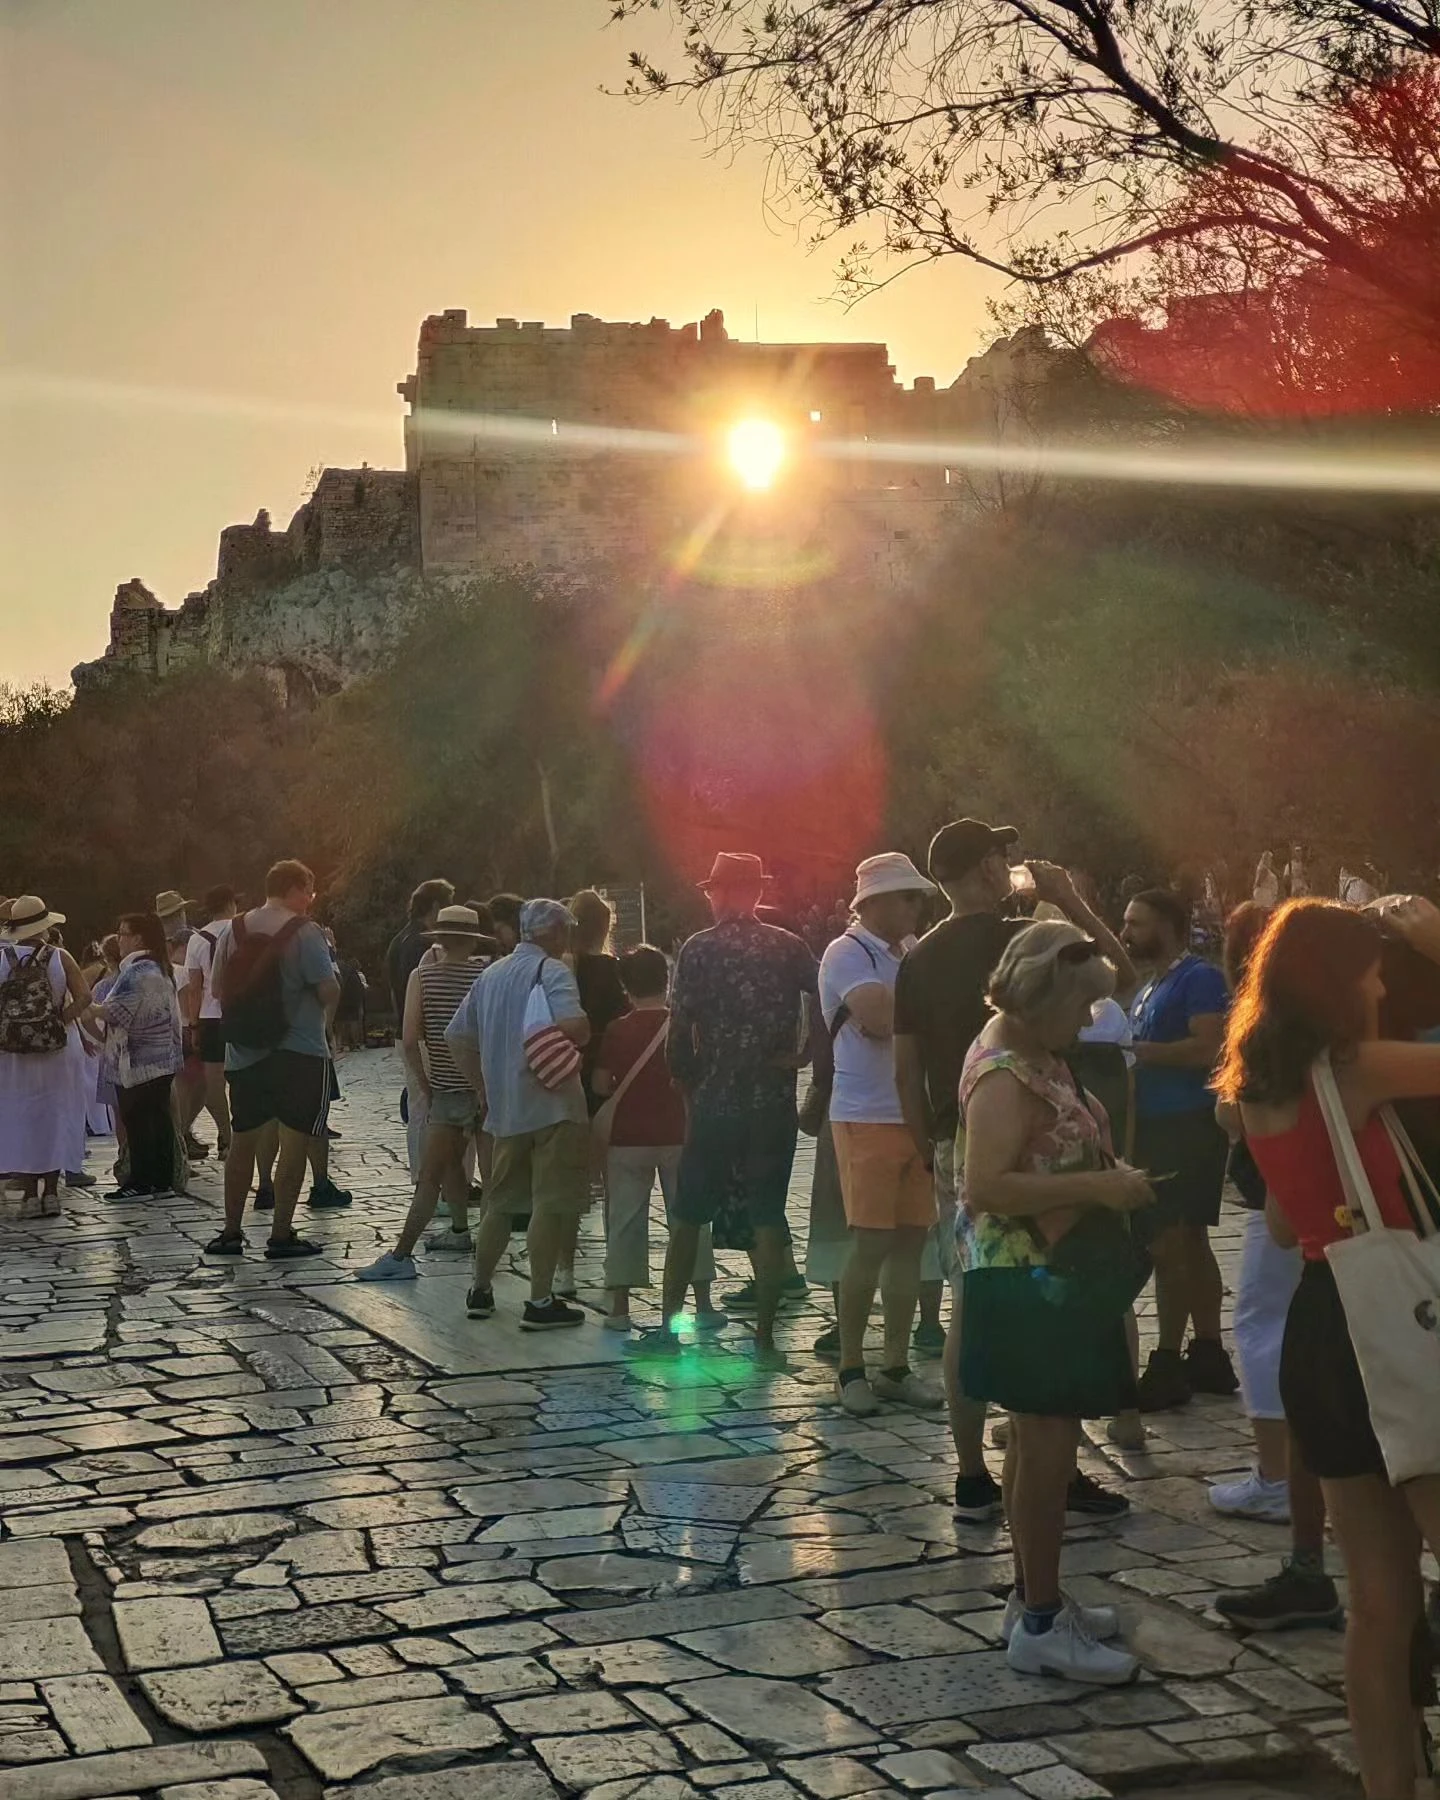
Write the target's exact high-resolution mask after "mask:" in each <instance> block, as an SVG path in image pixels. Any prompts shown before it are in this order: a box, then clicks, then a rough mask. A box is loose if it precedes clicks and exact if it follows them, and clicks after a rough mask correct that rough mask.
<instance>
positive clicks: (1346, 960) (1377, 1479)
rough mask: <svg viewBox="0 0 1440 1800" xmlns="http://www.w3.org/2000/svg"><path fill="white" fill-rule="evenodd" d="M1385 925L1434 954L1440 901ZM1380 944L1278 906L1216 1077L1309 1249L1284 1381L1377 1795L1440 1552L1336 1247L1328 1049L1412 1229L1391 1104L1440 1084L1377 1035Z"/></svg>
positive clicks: (1399, 1787)
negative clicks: (1342, 1624) (1404, 1476)
mask: <svg viewBox="0 0 1440 1800" xmlns="http://www.w3.org/2000/svg"><path fill="white" fill-rule="evenodd" d="M1385 923H1386V925H1387V926H1389V927H1390V928H1392V929H1393V930H1394V931H1396V932H1397V933H1398V934H1399V935H1401V936H1403V937H1404V938H1405V939H1406V940H1407V941H1408V942H1409V943H1410V944H1411V945H1412V946H1413V947H1414V948H1415V949H1416V950H1418V951H1420V952H1421V953H1422V954H1423V955H1425V956H1426V957H1428V958H1429V959H1430V960H1431V961H1435V962H1440V911H1437V910H1436V908H1435V907H1433V906H1431V905H1430V904H1429V903H1428V902H1426V901H1423V900H1403V901H1399V902H1396V903H1393V905H1392V907H1391V909H1390V910H1389V911H1388V912H1387V915H1386V918H1385ZM1383 948H1384V939H1383V936H1382V933H1381V930H1380V926H1379V925H1378V924H1377V923H1376V921H1375V920H1374V919H1372V918H1368V917H1366V916H1365V915H1364V914H1362V913H1358V912H1356V911H1354V910H1352V909H1351V908H1350V907H1347V906H1341V905H1337V904H1336V903H1335V902H1333V901H1320V900H1294V901H1291V902H1290V903H1289V904H1287V905H1285V906H1282V907H1281V908H1280V909H1279V910H1278V911H1277V912H1276V914H1275V916H1274V918H1273V919H1272V920H1271V921H1270V923H1269V925H1268V926H1267V927H1266V929H1265V932H1264V934H1263V935H1262V937H1261V939H1260V942H1259V944H1258V945H1257V946H1256V948H1255V950H1254V953H1253V955H1252V957H1251V959H1250V965H1249V968H1248V970H1247V972H1246V976H1245V980H1244V982H1243V984H1242V986H1241V989H1240V992H1239V994H1238V996H1237V998H1236V1001H1235V1005H1234V1007H1233V1009H1232V1011H1231V1014H1230V1020H1229V1027H1228V1032H1227V1037H1226V1045H1225V1055H1224V1059H1223V1061H1222V1064H1221V1068H1220V1073H1219V1075H1218V1077H1217V1080H1216V1087H1217V1089H1218V1092H1219V1094H1220V1097H1221V1099H1222V1100H1223V1101H1228V1102H1230V1103H1232V1104H1234V1105H1236V1106H1238V1108H1239V1111H1240V1118H1241V1123H1242V1125H1243V1127H1244V1131H1245V1136H1246V1139H1247V1141H1248V1142H1249V1145H1250V1149H1251V1152H1252V1154H1253V1156H1254V1158H1255V1162H1256V1164H1257V1166H1258V1168H1259V1170H1260V1173H1261V1175H1262V1176H1263V1177H1264V1180H1265V1186H1266V1189H1267V1193H1268V1198H1267V1201H1266V1209H1267V1215H1268V1217H1269V1218H1270V1221H1271V1228H1272V1230H1273V1231H1274V1233H1275V1235H1276V1238H1277V1241H1279V1242H1282V1243H1283V1242H1294V1243H1298V1244H1299V1246H1300V1250H1301V1254H1302V1256H1303V1259H1304V1271H1303V1273H1302V1275H1301V1278H1300V1285H1299V1288H1298V1289H1297V1291H1296V1295H1295V1299H1294V1302H1293V1303H1292V1305H1291V1308H1290V1314H1289V1318H1288V1320H1287V1322H1286V1327H1285V1342H1284V1349H1283V1351H1282V1354H1281V1362H1280V1392H1281V1398H1282V1400H1283V1402H1284V1407H1285V1416H1286V1418H1287V1419H1288V1420H1289V1422H1290V1427H1291V1430H1292V1431H1293V1432H1294V1434H1295V1438H1296V1440H1297V1442H1298V1444H1299V1446H1300V1449H1301V1452H1302V1454H1303V1456H1304V1460H1305V1464H1306V1466H1307V1467H1308V1468H1309V1469H1310V1470H1311V1471H1312V1472H1313V1473H1314V1474H1315V1475H1317V1476H1319V1478H1320V1483H1321V1486H1322V1488H1323V1489H1324V1493H1325V1502H1326V1507H1327V1510H1328V1511H1329V1514H1330V1519H1331V1521H1332V1523H1333V1525H1334V1528H1335V1533H1336V1536H1337V1538H1338V1539H1339V1542H1340V1549H1341V1553H1342V1555H1343V1557H1344V1559H1345V1568H1346V1573H1347V1575H1348V1576H1349V1582H1350V1610H1349V1619H1348V1625H1347V1635H1346V1646H1345V1662H1346V1693H1347V1698H1348V1702H1349V1708H1350V1719H1351V1724H1352V1727H1353V1729H1354V1735H1355V1746H1356V1752H1357V1755H1358V1757H1359V1761H1360V1768H1361V1773H1362V1776H1363V1779H1364V1783H1365V1792H1366V1794H1367V1795H1368V1796H1369V1797H1370V1800H1411V1797H1412V1796H1413V1794H1414V1792H1415V1780H1416V1772H1415V1755H1414V1737H1413V1732H1414V1712H1413V1706H1412V1700H1411V1680H1410V1654H1411V1645H1412V1641H1413V1639H1414V1635H1415V1632H1416V1629H1417V1625H1418V1622H1419V1620H1420V1618H1421V1616H1422V1606H1423V1591H1422V1587H1421V1579H1420V1558H1421V1551H1422V1547H1423V1545H1426V1544H1428V1545H1429V1547H1430V1549H1431V1551H1432V1552H1434V1551H1440V1475H1426V1476H1421V1477H1418V1478H1416V1479H1415V1480H1412V1481H1407V1482H1405V1483H1403V1484H1402V1485H1400V1486H1398V1487H1394V1486H1392V1485H1391V1484H1390V1482H1389V1480H1388V1478H1387V1476H1386V1472H1385V1462H1384V1458H1383V1456H1382V1455H1381V1450H1380V1444H1379V1442H1378V1440H1377V1438H1376V1436H1375V1432H1374V1429H1373V1427H1372V1425H1371V1421H1370V1407H1369V1402H1368V1400H1367V1398H1366V1393H1365V1387H1364V1383H1363V1381H1362V1380H1361V1376H1360V1369H1359V1365H1358V1363H1357V1361H1356V1357H1355V1351H1354V1347H1353V1345H1352V1343H1351V1340H1350V1333H1349V1328H1348V1325H1347V1322H1346V1317H1345V1312H1344V1308H1343V1306H1342V1305H1341V1300H1340V1294H1339V1291H1338V1289H1337V1287H1336V1284H1335V1278H1334V1275H1333V1274H1332V1272H1331V1269H1330V1265H1329V1263H1328V1262H1327V1261H1326V1256H1325V1251H1326V1248H1327V1246H1328V1245H1331V1244H1334V1243H1337V1242H1338V1241H1339V1240H1340V1239H1342V1238H1344V1237H1346V1236H1347V1235H1349V1233H1350V1230H1351V1222H1350V1212H1349V1208H1348V1207H1347V1204H1346V1197H1345V1189H1344V1186H1343V1184H1342V1181H1341V1178H1340V1174H1339V1171H1338V1169H1337V1167H1336V1162H1335V1154H1334V1151H1333V1150H1332V1148H1331V1144H1330V1137H1329V1133H1328V1131H1327V1128H1326V1122H1325V1118H1324V1114H1323V1113H1322V1110H1321V1106H1320V1102H1319V1099H1318V1098H1317V1095H1316V1091H1315V1086H1314V1079H1313V1075H1312V1070H1313V1069H1314V1066H1315V1064H1316V1062H1317V1061H1318V1060H1319V1059H1320V1058H1322V1057H1324V1056H1327V1055H1328V1057H1329V1059H1330V1062H1331V1064H1332V1066H1333V1068H1334V1071H1335V1078H1336V1082H1337V1085H1338V1088H1339V1092H1340V1098H1341V1102H1342V1104H1343V1106H1344V1108H1345V1114H1346V1117H1347V1119H1348V1121H1349V1124H1350V1127H1351V1129H1352V1131H1353V1132H1354V1135H1355V1141H1356V1146H1357V1148H1358V1150H1359V1154H1360V1158H1361V1161H1362V1162H1363V1164H1364V1167H1365V1171H1366V1174H1367V1175H1368V1177H1369V1181H1370V1185H1371V1186H1372V1188H1373V1189H1374V1192H1375V1198H1376V1201H1377V1204H1378V1205H1379V1208H1380V1212H1381V1215H1382V1217H1383V1218H1384V1220H1385V1223H1386V1224H1387V1225H1388V1226H1390V1227H1392V1228H1394V1229H1397V1230H1411V1231H1413V1230H1414V1229H1415V1224H1414V1220H1413V1218H1412V1215H1411V1212H1410V1209H1409V1205H1408V1203H1407V1200H1406V1198H1405V1187H1404V1181H1403V1176H1402V1169H1401V1163H1400V1158H1399V1155H1398V1153H1397V1151H1396V1148H1395V1145H1394V1143H1393V1141H1392V1139H1391V1137H1390V1134H1389V1132H1388V1130H1387V1128H1386V1124H1385V1120H1384V1119H1383V1117H1382V1116H1381V1108H1382V1107H1384V1106H1386V1105H1387V1104H1388V1103H1389V1102H1391V1101H1394V1100H1405V1099H1417V1098H1423V1097H1425V1096H1429V1095H1434V1094H1440V1045H1437V1044H1420V1043H1414V1042H1401V1041H1398V1040H1394V1039H1382V1038H1381V1037H1380V1035H1379V1019H1380V1004H1381V1001H1382V1000H1383V999H1384V995H1385V987H1384V982H1383V980H1382V978H1381V957H1382V952H1383Z"/></svg>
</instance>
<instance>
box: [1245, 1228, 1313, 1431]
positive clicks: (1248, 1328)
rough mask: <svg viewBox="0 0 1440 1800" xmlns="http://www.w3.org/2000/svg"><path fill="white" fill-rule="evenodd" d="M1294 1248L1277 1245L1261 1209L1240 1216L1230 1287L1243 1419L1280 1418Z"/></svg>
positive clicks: (1296, 1266)
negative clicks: (1241, 1235)
mask: <svg viewBox="0 0 1440 1800" xmlns="http://www.w3.org/2000/svg"><path fill="white" fill-rule="evenodd" d="M1301 1267H1302V1261H1301V1256H1300V1251H1299V1249H1298V1248H1296V1249H1294V1250H1282V1249H1281V1248H1280V1246H1279V1245H1278V1244H1277V1243H1276V1242H1275V1240H1274V1238H1272V1237H1271V1235H1270V1228H1269V1227H1268V1226H1267V1225H1266V1223H1265V1214H1264V1213H1263V1212H1252V1213H1251V1214H1250V1215H1249V1217H1248V1218H1247V1219H1246V1221H1245V1243H1244V1247H1243V1249H1242V1250H1241V1253H1240V1279H1239V1281H1238V1282H1237V1284H1236V1288H1235V1321H1234V1326H1233V1332H1234V1337H1235V1356H1236V1360H1237V1361H1238V1362H1239V1364H1240V1393H1241V1397H1242V1398H1243V1400H1244V1402H1245V1416H1246V1418H1247V1419H1283V1418H1284V1417H1285V1408H1284V1406H1283V1405H1282V1404H1281V1402H1280V1346H1281V1344H1282V1343H1283V1342H1284V1338H1285V1320H1286V1318H1287V1317H1288V1316H1289V1312H1290V1302H1291V1301H1292V1300H1293V1299H1294V1298H1295V1290H1296V1288H1297V1287H1298V1286H1299V1285H1300V1270H1301Z"/></svg>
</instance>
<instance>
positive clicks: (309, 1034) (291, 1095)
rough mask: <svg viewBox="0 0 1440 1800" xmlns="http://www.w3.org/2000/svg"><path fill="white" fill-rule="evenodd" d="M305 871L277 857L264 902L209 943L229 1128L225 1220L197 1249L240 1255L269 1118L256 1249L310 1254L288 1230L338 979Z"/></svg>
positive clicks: (317, 1109) (323, 1080)
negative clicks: (266, 1184)
mask: <svg viewBox="0 0 1440 1800" xmlns="http://www.w3.org/2000/svg"><path fill="white" fill-rule="evenodd" d="M314 899H315V877H314V876H313V875H312V874H311V872H310V871H309V869H307V868H306V867H305V865H304V863H301V862H294V861H285V862H278V863H276V864H275V866H274V867H273V868H272V869H271V870H270V872H269V874H268V875H267V876H266V877H265V904H264V905H263V906H258V907H255V908H254V909H253V910H252V911H250V912H247V913H238V914H237V915H236V916H235V918H234V919H233V920H232V921H231V925H230V930H229V931H228V932H227V933H226V934H225V936H223V937H222V938H221V939H220V940H219V942H218V943H217V944H216V946H215V955H214V960H213V964H212V977H213V986H214V990H215V994H216V996H217V998H218V999H219V1001H220V1013H221V1027H222V1029H223V1031H224V1034H225V1077H226V1081H227V1083H228V1085H229V1088H230V1117H231V1124H232V1128H233V1135H232V1137H231V1141H230V1154H229V1156H228V1157H227V1158H226V1159H225V1225H224V1229H223V1230H222V1231H221V1233H220V1235H219V1236H218V1237H217V1238H215V1239H214V1241H213V1242H212V1243H210V1244H207V1245H206V1247H205V1253H206V1255H207V1256H241V1255H243V1254H244V1250H245V1238H244V1234H243V1232H242V1230H241V1225H242V1222H243V1220H244V1216H245V1201H246V1198H247V1196H248V1194H249V1192H250V1182H251V1178H252V1176H253V1175H254V1172H255V1155H256V1150H257V1148H258V1146H259V1142H260V1139H261V1136H262V1134H263V1132H264V1131H265V1128H266V1127H267V1126H268V1125H269V1124H270V1123H271V1121H272V1120H273V1121H274V1122H275V1123H276V1124H277V1125H278V1126H279V1134H280V1150H279V1156H278V1158H277V1160H276V1164H275V1216H274V1223H273V1225H272V1228H271V1233H270V1241H269V1243H268V1245H267V1246H266V1249H265V1255H266V1257H267V1258H268V1259H269V1260H270V1261H272V1262H283V1261H289V1260H292V1259H294V1258H297V1257H305V1256H318V1255H319V1254H320V1245H319V1244H314V1243H311V1242H309V1241H308V1240H307V1239H305V1238H302V1237H299V1236H297V1235H296V1232H295V1229H294V1217H295V1203H296V1201H297V1200H298V1198H299V1196H300V1187H301V1184H302V1182H303V1181H304V1178H305V1165H306V1160H307V1158H308V1157H309V1155H310V1153H311V1150H312V1149H313V1147H314V1146H315V1144H316V1143H317V1142H319V1141H323V1139H324V1134H325V1124H326V1118H327V1115H328V1113H329V1109H330V1046H329V1038H328V1035H327V1028H328V1024H329V1017H330V1014H331V1013H332V1012H333V1011H334V1009H335V1005H336V1002H337V1001H338V1000H339V998H340V983H339V982H338V981H337V980H336V977H335V966H334V964H333V962H332V961H331V958H330V946H329V945H328V944H327V943H326V942H325V936H324V933H323V932H322V931H321V929H320V927H319V926H318V925H316V924H315V923H314V921H313V920H312V919H311V918H310V917H309V912H310V908H311V905H312V904H313V902H314Z"/></svg>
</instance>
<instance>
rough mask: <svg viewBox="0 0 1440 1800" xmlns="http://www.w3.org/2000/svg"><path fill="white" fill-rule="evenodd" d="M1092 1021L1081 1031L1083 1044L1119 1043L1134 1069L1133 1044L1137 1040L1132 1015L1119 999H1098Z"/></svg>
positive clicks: (1093, 1010) (1092, 1012)
mask: <svg viewBox="0 0 1440 1800" xmlns="http://www.w3.org/2000/svg"><path fill="white" fill-rule="evenodd" d="M1090 1018H1091V1023H1090V1024H1088V1025H1087V1026H1086V1027H1085V1029H1084V1030H1083V1031H1082V1032H1081V1033H1080V1042H1081V1043H1082V1044H1118V1045H1119V1046H1120V1048H1121V1049H1122V1050H1123V1051H1124V1052H1125V1061H1126V1062H1127V1063H1128V1064H1129V1065H1130V1067H1131V1068H1132V1069H1133V1068H1134V1066H1135V1053H1134V1051H1133V1050H1132V1049H1131V1045H1132V1044H1133V1043H1134V1042H1135V1032H1134V1028H1133V1027H1132V1026H1131V1023H1130V1015H1129V1013H1127V1012H1126V1010H1125V1008H1124V1007H1123V1006H1122V1005H1121V1004H1120V1002H1119V1001H1118V1000H1097V1001H1096V1002H1095V1005H1094V1007H1093V1008H1092V1009H1091V1014H1090Z"/></svg>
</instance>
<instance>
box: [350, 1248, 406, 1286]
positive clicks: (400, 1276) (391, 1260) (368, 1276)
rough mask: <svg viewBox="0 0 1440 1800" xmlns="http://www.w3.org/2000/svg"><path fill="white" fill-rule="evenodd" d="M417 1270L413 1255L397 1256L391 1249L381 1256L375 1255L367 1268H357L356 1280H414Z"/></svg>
mask: <svg viewBox="0 0 1440 1800" xmlns="http://www.w3.org/2000/svg"><path fill="white" fill-rule="evenodd" d="M418 1272H419V1271H418V1270H417V1269H416V1267H415V1258H414V1257H413V1256H397V1255H396V1254H395V1252H394V1251H393V1250H387V1251H386V1252H385V1254H384V1255H383V1256H377V1257H376V1258H375V1260H374V1262H373V1263H371V1264H370V1266H369V1267H368V1268H365V1269H357V1270H356V1272H355V1279H356V1280H357V1281H414V1279H415V1277H416V1275H417V1274H418Z"/></svg>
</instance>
